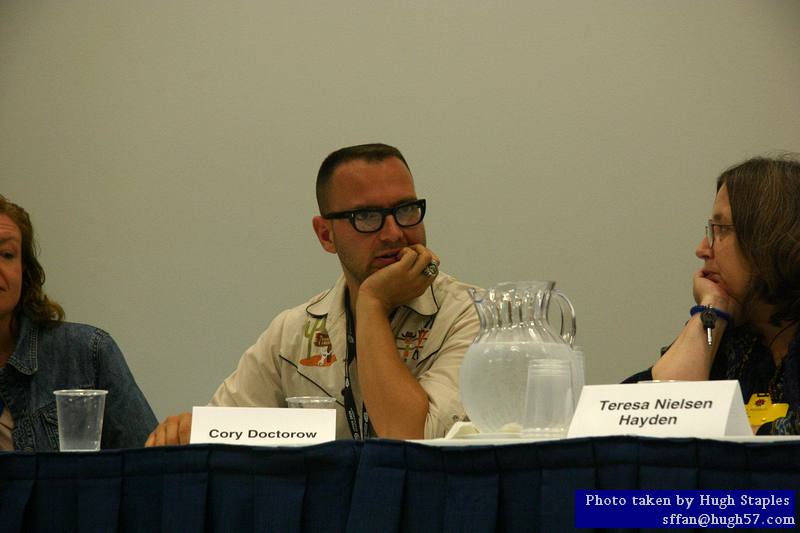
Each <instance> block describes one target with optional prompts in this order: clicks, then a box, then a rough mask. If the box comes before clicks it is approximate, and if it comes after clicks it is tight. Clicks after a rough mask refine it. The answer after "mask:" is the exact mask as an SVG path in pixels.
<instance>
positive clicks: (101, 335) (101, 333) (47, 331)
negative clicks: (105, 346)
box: [36, 321, 111, 341]
mask: <svg viewBox="0 0 800 533" xmlns="http://www.w3.org/2000/svg"><path fill="white" fill-rule="evenodd" d="M36 328H37V329H38V330H39V335H40V336H42V337H52V338H62V339H71V340H76V341H78V340H85V341H90V340H92V339H105V338H109V339H110V338H111V335H110V334H109V333H108V332H107V331H105V330H103V329H101V328H98V327H97V326H92V325H89V324H81V323H79V322H63V321H61V322H57V321H49V322H39V323H37V324H36Z"/></svg>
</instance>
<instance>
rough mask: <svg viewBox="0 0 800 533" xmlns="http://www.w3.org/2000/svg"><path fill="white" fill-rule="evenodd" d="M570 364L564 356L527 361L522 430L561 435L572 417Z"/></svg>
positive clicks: (531, 435) (564, 432)
mask: <svg viewBox="0 0 800 533" xmlns="http://www.w3.org/2000/svg"><path fill="white" fill-rule="evenodd" d="M573 411H574V405H573V401H572V368H571V365H570V361H567V360H564V359H534V360H533V361H531V362H530V363H529V364H528V385H527V390H526V394H525V415H524V419H523V424H522V427H523V429H522V432H523V434H524V435H525V436H530V437H563V436H564V435H566V434H567V429H568V428H569V423H570V421H571V420H572V413H573Z"/></svg>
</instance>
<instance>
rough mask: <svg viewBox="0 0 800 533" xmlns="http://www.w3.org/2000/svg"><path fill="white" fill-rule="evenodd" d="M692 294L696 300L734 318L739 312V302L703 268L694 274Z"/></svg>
mask: <svg viewBox="0 0 800 533" xmlns="http://www.w3.org/2000/svg"><path fill="white" fill-rule="evenodd" d="M692 294H693V295H694V301H695V302H697V303H698V304H700V305H710V306H711V307H713V308H715V309H719V310H720V311H725V312H727V313H728V314H730V315H731V316H732V317H733V318H734V320H735V319H736V316H737V314H738V313H739V307H740V306H739V303H738V302H737V301H736V300H735V299H733V297H732V296H731V295H730V294H728V293H727V292H726V291H725V289H723V288H722V286H720V284H719V283H717V282H716V281H714V280H713V279H712V277H708V276H707V275H706V273H705V272H704V271H703V269H702V268H701V269H699V270H697V271H696V272H695V273H694V275H693V276H692Z"/></svg>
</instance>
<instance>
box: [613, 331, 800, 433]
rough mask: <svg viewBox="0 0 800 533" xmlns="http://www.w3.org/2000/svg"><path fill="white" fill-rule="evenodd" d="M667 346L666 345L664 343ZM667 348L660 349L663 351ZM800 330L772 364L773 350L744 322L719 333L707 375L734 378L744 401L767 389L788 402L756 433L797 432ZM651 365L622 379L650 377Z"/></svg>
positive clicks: (776, 398) (799, 420)
mask: <svg viewBox="0 0 800 533" xmlns="http://www.w3.org/2000/svg"><path fill="white" fill-rule="evenodd" d="M667 348H668V347H667ZM667 348H664V349H662V350H661V353H662V355H663V354H664V352H666V351H667ZM798 351H800V331H798V334H797V335H795V338H794V339H793V340H792V342H791V343H790V345H789V353H788V354H787V355H786V357H784V358H783V360H782V361H781V363H780V365H778V366H777V367H776V366H775V362H774V361H773V359H772V352H771V351H770V350H769V348H768V347H767V346H765V345H764V344H763V343H762V341H761V338H760V337H759V336H758V335H757V334H756V333H755V332H754V331H753V330H751V329H750V328H748V327H747V326H740V327H737V328H734V329H732V330H729V331H726V332H725V335H724V336H723V337H722V343H721V344H720V347H719V350H717V355H716V357H715V358H714V364H713V365H712V366H711V373H710V375H709V379H712V380H717V379H736V380H738V381H739V386H740V387H741V389H742V397H743V399H744V402H745V403H747V402H748V401H749V400H750V397H751V396H752V395H753V394H756V393H769V394H770V396H771V398H772V401H773V402H774V403H788V404H789V410H788V411H787V413H786V416H785V417H783V418H778V419H776V420H775V421H774V422H771V423H767V424H764V425H763V426H761V428H760V429H759V430H758V434H759V435H800V354H798ZM651 370H652V369H648V370H645V371H644V372H639V373H638V374H635V375H633V376H631V377H629V378H628V379H626V380H625V381H624V383H635V382H637V381H643V380H647V379H653V375H652V372H651Z"/></svg>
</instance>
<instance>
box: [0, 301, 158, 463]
mask: <svg viewBox="0 0 800 533" xmlns="http://www.w3.org/2000/svg"><path fill="white" fill-rule="evenodd" d="M20 322H21V323H20V332H19V339H18V340H17V346H16V348H15V349H14V353H13V354H11V357H10V358H9V360H8V362H7V363H6V366H5V367H4V368H0V398H2V400H3V403H4V404H5V407H6V409H9V410H10V412H11V417H12V418H13V419H14V430H13V432H12V437H13V440H14V449H15V450H20V451H58V418H57V416H56V403H55V396H54V395H53V391H54V390H59V389H105V390H108V396H107V397H106V407H105V416H104V418H103V436H102V440H101V447H102V448H104V449H106V448H133V447H140V446H142V445H143V444H144V441H145V440H146V439H147V436H148V434H149V433H150V431H152V430H153V428H155V426H156V424H157V421H156V417H155V415H154V414H153V411H152V409H150V405H149V404H148V403H147V400H146V399H145V397H144V395H143V394H142V391H141V390H139V387H138V386H137V385H136V381H134V379H133V375H131V371H130V370H129V369H128V365H127V364H126V363H125V358H124V357H123V355H122V352H121V351H120V349H119V347H118V346H117V344H116V343H115V342H114V339H112V338H111V336H110V335H109V334H108V333H106V332H105V331H102V330H100V329H97V328H95V327H92V326H87V325H84V324H72V323H68V322H61V323H55V324H52V325H50V324H48V325H40V324H36V323H34V322H32V321H31V320H30V319H28V318H27V317H24V316H23V317H22V319H21V321H20Z"/></svg>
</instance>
